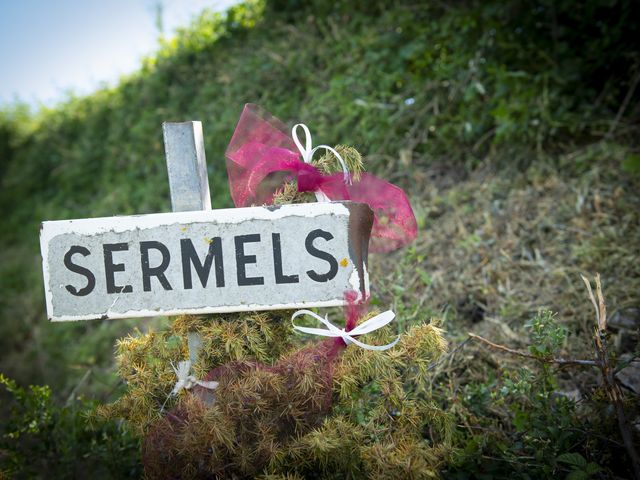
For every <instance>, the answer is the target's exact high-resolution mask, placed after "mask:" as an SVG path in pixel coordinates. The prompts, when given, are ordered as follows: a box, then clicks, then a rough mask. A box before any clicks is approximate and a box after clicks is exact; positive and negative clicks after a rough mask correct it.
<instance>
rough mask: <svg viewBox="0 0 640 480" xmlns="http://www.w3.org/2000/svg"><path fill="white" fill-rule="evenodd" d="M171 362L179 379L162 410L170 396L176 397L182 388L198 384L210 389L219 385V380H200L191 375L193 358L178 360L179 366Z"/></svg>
mask: <svg viewBox="0 0 640 480" xmlns="http://www.w3.org/2000/svg"><path fill="white" fill-rule="evenodd" d="M170 363H171V368H173V371H174V372H175V374H176V377H178V380H177V381H176V384H175V385H174V386H173V390H171V393H169V395H167V398H166V399H165V401H164V403H163V404H162V408H161V409H160V411H163V410H164V406H165V405H166V404H167V402H168V401H169V398H171V397H175V396H176V395H178V394H179V393H180V391H181V390H191V389H192V388H193V387H195V386H196V385H200V386H201V387H203V388H208V389H209V390H215V389H216V388H217V387H218V382H214V381H211V382H205V381H202V380H198V379H197V378H196V377H194V376H193V375H191V374H190V372H191V360H183V361H182V362H178V367H177V368H176V366H175V365H174V364H173V362H170Z"/></svg>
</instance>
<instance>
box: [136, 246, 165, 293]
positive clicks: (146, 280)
mask: <svg viewBox="0 0 640 480" xmlns="http://www.w3.org/2000/svg"><path fill="white" fill-rule="evenodd" d="M152 248H153V249H154V250H158V251H159V252H160V253H161V254H162V261H161V262H160V265H158V266H157V267H151V266H150V265H149V250H151V249H152ZM170 261H171V254H170V253H169V249H168V248H167V247H166V246H165V245H164V244H162V243H160V242H156V241H155V240H150V241H148V242H140V262H141V267H142V289H143V290H144V291H145V292H150V291H151V277H156V278H157V279H158V281H159V282H160V285H162V288H164V289H165V290H171V289H172V288H171V285H170V284H169V281H168V280H167V277H165V276H164V271H165V270H166V269H167V267H168V266H169V262H170Z"/></svg>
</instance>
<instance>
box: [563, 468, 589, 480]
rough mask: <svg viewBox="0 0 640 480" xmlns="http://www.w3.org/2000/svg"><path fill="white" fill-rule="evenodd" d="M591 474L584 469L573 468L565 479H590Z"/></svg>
mask: <svg viewBox="0 0 640 480" xmlns="http://www.w3.org/2000/svg"><path fill="white" fill-rule="evenodd" d="M588 479H589V474H588V473H586V472H583V471H582V470H572V471H571V472H569V475H567V476H566V478H565V480H588Z"/></svg>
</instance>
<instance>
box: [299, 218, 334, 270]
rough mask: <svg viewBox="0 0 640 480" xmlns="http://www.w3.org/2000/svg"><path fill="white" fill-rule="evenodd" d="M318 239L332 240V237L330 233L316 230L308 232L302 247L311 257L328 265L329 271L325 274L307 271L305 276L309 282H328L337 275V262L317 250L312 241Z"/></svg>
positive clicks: (325, 253) (330, 256)
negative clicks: (307, 276)
mask: <svg viewBox="0 0 640 480" xmlns="http://www.w3.org/2000/svg"><path fill="white" fill-rule="evenodd" d="M318 237H319V238H324V239H325V240H332V239H333V235H331V233H329V232H325V231H324V230H321V229H319V228H318V229H316V230H312V231H311V232H309V235H307V239H306V240H305V242H304V246H305V247H306V249H307V252H309V253H310V254H311V255H312V256H314V257H316V258H319V259H321V260H325V261H326V262H327V263H328V264H329V271H328V272H327V273H318V272H316V271H314V270H307V275H309V278H310V279H311V280H314V281H316V282H328V281H329V280H332V279H333V278H334V277H335V276H336V275H337V274H338V261H337V260H336V259H335V258H334V257H333V256H332V255H331V254H329V253H327V252H324V251H322V250H318V249H317V248H316V247H315V246H314V245H313V241H314V240H315V239H316V238H318Z"/></svg>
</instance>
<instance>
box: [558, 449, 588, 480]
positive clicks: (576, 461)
mask: <svg viewBox="0 0 640 480" xmlns="http://www.w3.org/2000/svg"><path fill="white" fill-rule="evenodd" d="M556 461H558V462H561V463H566V464H568V465H573V466H575V467H585V466H586V465H587V461H586V460H585V459H584V457H583V456H582V455H580V454H579V453H569V452H567V453H563V454H562V455H558V458H556ZM567 478H568V477H567Z"/></svg>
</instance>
